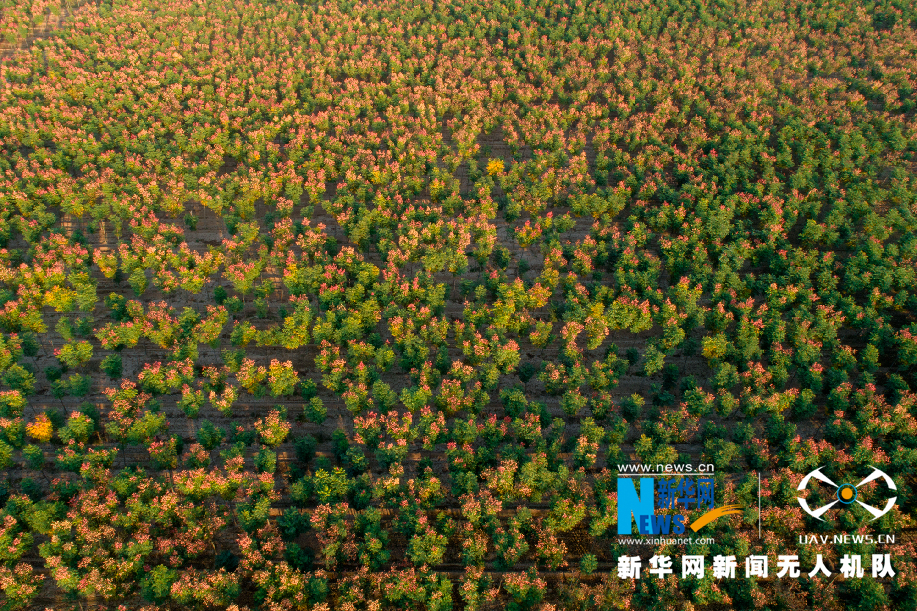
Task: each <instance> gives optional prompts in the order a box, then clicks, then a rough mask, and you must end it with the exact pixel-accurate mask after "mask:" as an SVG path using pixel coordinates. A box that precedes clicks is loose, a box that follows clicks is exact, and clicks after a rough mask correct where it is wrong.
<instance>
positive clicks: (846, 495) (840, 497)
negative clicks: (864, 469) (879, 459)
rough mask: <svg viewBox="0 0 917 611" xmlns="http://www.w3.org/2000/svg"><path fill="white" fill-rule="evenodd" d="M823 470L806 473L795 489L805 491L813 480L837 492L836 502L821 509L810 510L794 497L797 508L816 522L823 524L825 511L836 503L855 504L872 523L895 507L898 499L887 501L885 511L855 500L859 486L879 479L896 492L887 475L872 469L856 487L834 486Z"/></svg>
mask: <svg viewBox="0 0 917 611" xmlns="http://www.w3.org/2000/svg"><path fill="white" fill-rule="evenodd" d="M870 466H872V465H870ZM823 468H824V467H819V468H818V469H815V470H814V471H811V472H810V473H808V474H807V475H806V476H805V477H804V478H802V481H801V482H799V486H798V487H797V488H796V490H797V492H802V491H803V490H805V489H806V486H808V485H809V480H811V479H813V478H815V479H817V480H819V481H822V482H824V483H826V484H828V485H829V486H834V487H835V488H836V489H837V492H836V493H835V496H837V500H835V501H832V502H830V503H828V504H827V505H822V506H821V507H818V508H816V509H811V508H810V507H809V504H808V503H807V502H806V500H805V499H804V498H802V497H796V500H797V501H799V506H800V507H802V509H803V511H805V512H806V513H807V514H809V515H810V516H812V517H813V518H815V519H816V520H821V521H822V522H824V520H823V519H822V517H821V516H822V515H824V513H825V512H826V511H828V510H829V509H831V508H832V507H834V506H835V505H837V504H838V503H841V504H843V505H850V504H851V503H857V504H858V505H860V506H861V507H862V508H863V509H865V510H866V511H868V512H869V513H870V514H872V516H873V518H872V521H875V520H878V519H879V518H881V517H882V516H884V515H885V514H886V513H888V512H889V511H891V508H892V507H893V506H894V505H895V501H897V500H898V497H897V496H894V497H892V498H890V499H888V501H886V503H885V509H877V508H875V507H873V506H872V505H867V504H866V503H864V502H863V501H861V500H859V499H858V498H857V496H859V495H858V489H859V487H860V486H862V485H864V484H868V483H869V482H872V481H875V480H877V479H880V478H881V479H883V480H885V485H886V486H888V488H889V489H890V490H896V491H897V490H898V488H897V487H896V486H895V482H893V481H892V478H890V477H889V476H888V474H886V473H884V472H882V471H880V470H879V469H876V468H875V467H872V473H871V474H870V475H869V476H867V477H866V478H865V479H864V480H863V481H861V482H860V483H858V484H856V485H853V484H847V483H844V484H840V485H838V484H835V483H834V482H832V481H831V480H830V479H829V478H828V476H826V475H825V474H824V473H822V472H821V470H822V469H823Z"/></svg>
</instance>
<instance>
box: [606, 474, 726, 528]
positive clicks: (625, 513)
mask: <svg viewBox="0 0 917 611" xmlns="http://www.w3.org/2000/svg"><path fill="white" fill-rule="evenodd" d="M701 508H706V509H708V511H707V512H706V513H704V515H702V516H701V517H699V518H698V519H697V520H695V521H694V522H692V523H690V524H688V518H687V516H685V515H678V514H674V515H673V514H669V513H667V514H662V515H660V514H657V511H671V510H676V511H677V510H679V509H681V510H684V511H685V512H688V511H693V510H696V509H701ZM737 513H741V512H740V511H739V507H738V506H737V505H725V506H723V507H718V508H714V507H713V478H712V477H700V478H696V479H693V478H690V477H680V478H674V479H666V478H658V479H656V478H652V477H641V478H640V491H639V492H638V491H637V487H636V482H635V480H634V479H633V478H630V477H619V478H618V534H619V535H630V534H633V530H632V527H633V523H634V522H636V523H637V532H638V533H639V534H641V535H669V534H674V535H681V534H684V533H685V530H686V529H688V528H690V529H691V530H692V531H694V532H697V531H698V530H699V529H700V528H702V527H703V526H705V525H706V524H708V523H709V522H712V521H713V520H715V519H717V518H719V517H721V516H724V515H729V514H737Z"/></svg>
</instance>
